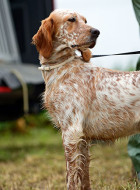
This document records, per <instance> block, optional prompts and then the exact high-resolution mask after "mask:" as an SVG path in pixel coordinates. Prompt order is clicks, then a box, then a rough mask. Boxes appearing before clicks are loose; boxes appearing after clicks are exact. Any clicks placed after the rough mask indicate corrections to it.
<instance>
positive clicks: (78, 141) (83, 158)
mask: <svg viewBox="0 0 140 190" xmlns="http://www.w3.org/2000/svg"><path fill="white" fill-rule="evenodd" d="M62 136H63V144H64V149H65V157H66V169H67V177H66V182H67V189H68V190H78V189H80V190H91V188H90V181H89V162H90V159H89V152H88V151H89V150H88V142H87V141H86V140H85V139H84V136H83V133H82V132H79V131H78V130H77V128H75V129H73V130H67V131H65V132H63V131H62Z"/></svg>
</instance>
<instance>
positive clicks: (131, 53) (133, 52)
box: [91, 51, 140, 58]
mask: <svg viewBox="0 0 140 190" xmlns="http://www.w3.org/2000/svg"><path fill="white" fill-rule="evenodd" d="M134 54H140V51H131V52H126V53H116V54H104V55H92V57H91V58H97V57H106V56H114V55H134Z"/></svg>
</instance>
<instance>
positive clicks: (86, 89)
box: [33, 10, 140, 190]
mask: <svg viewBox="0 0 140 190" xmlns="http://www.w3.org/2000/svg"><path fill="white" fill-rule="evenodd" d="M98 35H99V31H98V30H97V29H94V28H92V27H91V26H89V25H87V24H86V19H85V17H83V16H81V15H80V14H78V13H76V12H73V11H69V10H55V11H54V12H52V13H51V15H50V16H49V17H48V18H47V19H45V20H43V21H42V24H41V26H40V28H39V30H38V32H37V34H35V35H34V37H33V43H34V44H35V45H36V48H37V50H38V52H39V59H40V63H41V65H42V68H43V66H44V68H45V67H46V66H56V65H57V66H58V67H56V68H53V69H50V70H49V71H45V69H44V70H43V69H42V73H43V77H44V80H45V85H46V89H45V93H44V105H45V107H46V109H47V110H48V112H49V114H50V115H51V117H52V121H53V122H54V124H55V125H56V126H57V127H60V128H61V131H62V138H63V145H64V150H65V158H66V168H67V178H66V179H67V180H66V183H67V189H68V190H77V189H81V190H90V189H91V188H90V180H89V161H90V158H89V150H88V145H89V142H90V140H94V139H98V140H104V141H110V140H111V141H114V140H115V139H117V138H119V137H123V136H128V135H132V134H135V133H138V132H140V72H121V71H113V70H109V69H105V68H100V67H96V66H95V65H94V64H92V63H90V62H89V60H90V58H91V52H90V50H89V48H93V47H94V45H95V43H96V39H97V37H98ZM75 50H78V51H80V52H81V54H82V57H80V56H77V55H76V54H75ZM61 63H63V65H61Z"/></svg>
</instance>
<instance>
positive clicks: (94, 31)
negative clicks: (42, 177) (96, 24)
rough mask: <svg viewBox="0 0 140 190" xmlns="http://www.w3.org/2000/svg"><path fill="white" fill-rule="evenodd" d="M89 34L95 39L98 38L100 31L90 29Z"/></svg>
mask: <svg viewBox="0 0 140 190" xmlns="http://www.w3.org/2000/svg"><path fill="white" fill-rule="evenodd" d="M90 32H91V36H92V37H94V38H97V37H98V36H99V34H100V31H99V30H97V29H95V28H91V29H90Z"/></svg>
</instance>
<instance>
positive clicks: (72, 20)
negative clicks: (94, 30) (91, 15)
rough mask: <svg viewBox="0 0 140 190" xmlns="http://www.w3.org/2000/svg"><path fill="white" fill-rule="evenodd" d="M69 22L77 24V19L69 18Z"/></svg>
mask: <svg viewBox="0 0 140 190" xmlns="http://www.w3.org/2000/svg"><path fill="white" fill-rule="evenodd" d="M68 21H69V22H75V21H76V18H75V17H72V18H69V19H68Z"/></svg>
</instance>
